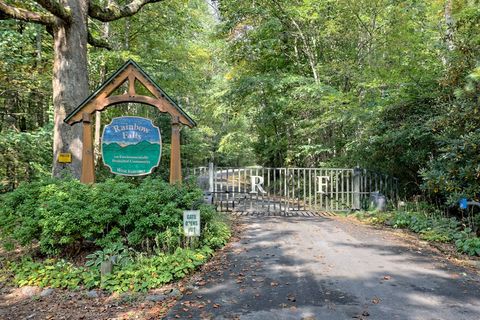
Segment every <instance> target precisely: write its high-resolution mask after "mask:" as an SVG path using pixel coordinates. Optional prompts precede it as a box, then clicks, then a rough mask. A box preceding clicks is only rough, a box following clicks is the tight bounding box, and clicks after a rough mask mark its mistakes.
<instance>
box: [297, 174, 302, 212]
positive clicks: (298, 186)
mask: <svg viewBox="0 0 480 320" xmlns="http://www.w3.org/2000/svg"><path fill="white" fill-rule="evenodd" d="M300 181H301V178H300V168H297V210H298V211H300V192H301V189H300Z"/></svg>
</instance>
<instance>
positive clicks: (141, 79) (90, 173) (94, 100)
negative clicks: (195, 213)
mask: <svg viewBox="0 0 480 320" xmlns="http://www.w3.org/2000/svg"><path fill="white" fill-rule="evenodd" d="M124 83H128V90H127V92H126V93H123V94H117V95H115V94H114V93H115V90H116V89H118V88H119V87H120V86H121V85H123V84H124ZM137 83H139V84H141V85H143V86H144V87H145V88H146V90H147V91H148V92H149V93H150V94H151V96H145V95H139V94H138V93H137V92H136V89H135V85H136V84H137ZM129 102H136V103H142V104H147V105H150V106H153V107H156V108H157V109H158V110H159V111H160V112H163V113H168V114H170V116H171V117H172V141H171V155H170V183H171V184H177V183H181V182H182V164H181V158H180V126H181V125H182V124H183V125H186V126H188V127H190V128H193V127H194V126H196V123H195V121H193V120H192V118H190V117H189V116H188V114H187V113H185V111H183V110H182V108H180V106H178V105H177V104H176V103H175V102H174V101H173V100H172V99H171V98H170V97H169V96H168V95H167V94H166V93H165V92H164V91H163V90H162V89H161V88H160V87H159V86H158V85H157V84H156V83H155V81H153V80H152V78H150V76H148V75H147V74H146V73H145V71H143V70H142V68H140V66H139V65H138V64H137V63H136V62H135V61H133V60H128V61H127V62H126V63H125V64H124V65H123V66H122V67H121V68H120V69H118V71H117V72H115V73H114V74H113V75H112V76H111V77H110V78H108V79H107V80H106V81H105V82H104V83H103V84H102V85H101V86H100V87H99V88H98V89H97V90H96V91H95V92H94V93H92V94H91V95H90V96H89V97H88V98H87V99H86V100H85V101H84V102H82V104H80V105H79V106H78V107H77V108H76V109H75V110H74V111H72V112H71V113H70V114H69V115H67V117H66V118H65V120H64V121H65V122H66V123H68V124H69V125H74V124H76V123H79V122H82V123H83V151H82V175H81V177H80V181H81V182H82V183H87V184H88V183H94V182H95V167H94V149H93V140H92V114H93V113H94V112H96V111H103V110H105V109H106V108H107V107H109V106H113V105H116V104H120V103H129Z"/></svg>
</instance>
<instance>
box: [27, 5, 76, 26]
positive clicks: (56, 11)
mask: <svg viewBox="0 0 480 320" xmlns="http://www.w3.org/2000/svg"><path fill="white" fill-rule="evenodd" d="M35 2H36V3H38V4H39V5H41V6H42V7H43V8H44V9H45V10H47V11H48V12H50V13H51V14H53V15H54V16H56V17H58V18H60V19H62V20H63V21H65V22H71V21H72V13H71V12H70V9H69V8H66V7H65V6H64V5H62V4H60V3H59V2H58V1H56V0H35Z"/></svg>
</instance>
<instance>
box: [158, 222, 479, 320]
mask: <svg viewBox="0 0 480 320" xmlns="http://www.w3.org/2000/svg"><path fill="white" fill-rule="evenodd" d="M241 219H243V222H244V225H245V230H244V232H243V233H242V236H241V239H239V240H238V241H237V242H235V243H234V244H233V245H231V246H230V247H229V249H228V250H227V252H226V253H225V254H224V256H223V258H222V260H221V262H219V264H218V266H217V267H216V268H214V269H213V270H211V271H210V272H208V273H207V274H206V275H205V276H204V277H203V278H201V279H196V281H195V282H194V283H193V284H192V285H193V287H192V290H191V292H189V293H190V294H187V295H185V296H184V297H183V298H182V299H181V300H180V301H178V303H177V304H176V305H175V307H174V308H173V309H172V310H171V311H170V313H169V314H168V315H167V317H166V318H167V319H259V320H260V319H262V320H263V319H268V320H270V319H305V320H306V319H309V320H312V319H328V320H331V319H372V320H373V319H422V320H430V319H431V320H433V319H451V320H461V319H471V320H478V319H480V277H479V276H478V275H476V274H475V273H474V272H471V271H468V270H466V269H463V268H461V267H458V266H455V265H453V264H451V263H450V262H448V261H447V260H446V259H445V257H443V256H442V255H439V254H437V253H436V252H434V251H432V250H430V249H428V248H429V247H428V246H427V245H421V244H420V245H412V243H409V242H407V241H405V240H404V239H402V238H401V237H399V236H398V235H396V234H394V233H392V232H391V231H388V230H387V231H385V230H378V229H375V228H372V227H368V226H363V225H359V224H356V223H352V222H351V221H348V220H346V219H343V218H336V217H318V216H317V217H303V216H300V217H265V216H247V217H242V218H241Z"/></svg>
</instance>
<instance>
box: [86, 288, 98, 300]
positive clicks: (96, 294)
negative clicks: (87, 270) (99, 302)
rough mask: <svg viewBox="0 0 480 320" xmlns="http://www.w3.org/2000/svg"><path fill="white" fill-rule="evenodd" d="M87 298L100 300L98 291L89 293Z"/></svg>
mask: <svg viewBox="0 0 480 320" xmlns="http://www.w3.org/2000/svg"><path fill="white" fill-rule="evenodd" d="M87 297H89V298H92V299H95V298H98V292H97V291H96V290H90V291H87Z"/></svg>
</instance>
